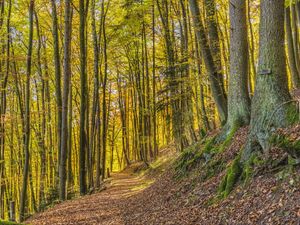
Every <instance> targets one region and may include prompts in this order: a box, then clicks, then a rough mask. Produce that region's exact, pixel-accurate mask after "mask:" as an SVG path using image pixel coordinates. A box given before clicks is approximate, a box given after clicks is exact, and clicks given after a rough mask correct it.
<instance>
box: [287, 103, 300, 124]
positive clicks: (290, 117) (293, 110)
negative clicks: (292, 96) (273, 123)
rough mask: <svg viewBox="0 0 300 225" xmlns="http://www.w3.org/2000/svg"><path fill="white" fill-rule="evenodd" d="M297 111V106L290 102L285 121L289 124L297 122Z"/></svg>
mask: <svg viewBox="0 0 300 225" xmlns="http://www.w3.org/2000/svg"><path fill="white" fill-rule="evenodd" d="M299 118H300V115H299V111H298V109H297V107H295V105H294V104H290V105H289V106H288V108H287V121H288V123H289V124H290V125H292V124H295V123H298V122H299Z"/></svg>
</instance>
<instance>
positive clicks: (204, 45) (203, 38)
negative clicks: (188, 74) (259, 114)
mask: <svg viewBox="0 0 300 225" xmlns="http://www.w3.org/2000/svg"><path fill="white" fill-rule="evenodd" d="M189 3H190V10H191V12H192V17H193V22H194V28H195V32H196V36H197V42H198V45H199V48H200V50H201V54H202V57H203V60H204V63H205V67H206V70H207V72H208V77H209V81H210V85H211V89H212V95H213V97H214V100H215V103H216V106H217V109H218V112H219V115H220V119H221V121H222V123H225V122H226V119H227V100H226V94H225V93H224V91H223V88H222V86H221V84H220V82H219V79H220V76H221V75H220V74H219V70H218V68H217V66H216V64H215V63H214V59H213V55H212V52H211V49H210V47H209V44H208V38H207V35H206V33H205V30H204V26H203V23H202V21H201V17H200V15H201V13H200V9H199V6H198V2H197V0H189Z"/></svg>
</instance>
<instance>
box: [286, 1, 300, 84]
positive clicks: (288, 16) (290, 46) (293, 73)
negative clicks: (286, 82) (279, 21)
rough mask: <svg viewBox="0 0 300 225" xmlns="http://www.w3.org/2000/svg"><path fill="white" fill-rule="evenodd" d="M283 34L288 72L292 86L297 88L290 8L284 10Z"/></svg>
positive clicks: (299, 82)
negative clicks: (288, 66)
mask: <svg viewBox="0 0 300 225" xmlns="http://www.w3.org/2000/svg"><path fill="white" fill-rule="evenodd" d="M285 32H286V40H287V50H288V51H287V53H288V59H289V65H290V71H291V78H292V84H293V87H294V88H299V87H300V78H299V71H298V68H297V63H296V57H295V51H294V42H293V33H292V27H291V9H290V6H288V7H286V8H285Z"/></svg>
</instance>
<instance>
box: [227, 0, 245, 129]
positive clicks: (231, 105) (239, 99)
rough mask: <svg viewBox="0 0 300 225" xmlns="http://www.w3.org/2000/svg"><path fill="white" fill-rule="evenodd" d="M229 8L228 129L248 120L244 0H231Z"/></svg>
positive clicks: (241, 124)
mask: <svg viewBox="0 0 300 225" xmlns="http://www.w3.org/2000/svg"><path fill="white" fill-rule="evenodd" d="M229 9H230V13H229V15H230V77H229V87H228V119H227V126H228V128H229V130H231V129H233V128H236V127H235V126H244V125H248V124H249V122H250V98H249V92H248V75H249V71H248V68H249V60H248V33H247V17H246V2H245V0H232V1H230V3H229Z"/></svg>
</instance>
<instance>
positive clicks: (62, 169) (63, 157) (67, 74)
mask: <svg viewBox="0 0 300 225" xmlns="http://www.w3.org/2000/svg"><path fill="white" fill-rule="evenodd" d="M70 18H71V1H70V0H65V25H64V28H65V31H64V85H63V99H62V126H61V127H62V131H61V150H60V164H59V178H60V180H59V181H60V183H59V198H60V200H62V201H63V200H65V199H66V179H67V178H66V161H67V152H68V151H67V150H68V149H67V147H68V102H69V90H70V79H71V21H70Z"/></svg>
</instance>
